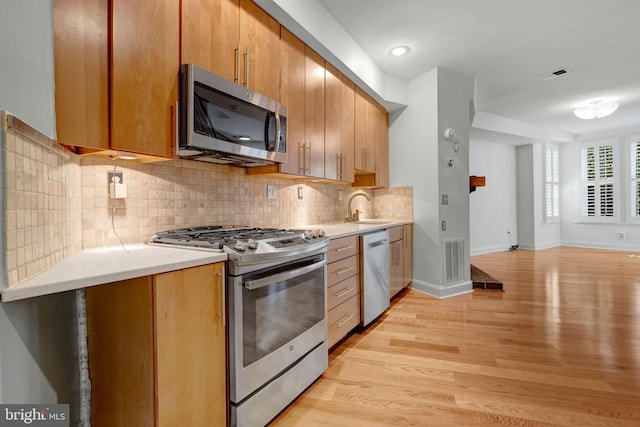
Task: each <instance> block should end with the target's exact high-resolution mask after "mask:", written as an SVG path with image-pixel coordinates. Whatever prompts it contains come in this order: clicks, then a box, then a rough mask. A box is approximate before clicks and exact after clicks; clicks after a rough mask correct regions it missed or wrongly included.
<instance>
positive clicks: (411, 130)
mask: <svg viewBox="0 0 640 427" xmlns="http://www.w3.org/2000/svg"><path fill="white" fill-rule="evenodd" d="M473 94H474V81H473V79H471V78H469V77H466V76H460V75H457V74H455V73H451V72H449V71H447V70H442V69H435V70H431V71H429V72H428V73H425V74H423V75H422V76H420V77H418V78H416V79H414V80H412V81H410V82H409V90H408V98H409V102H408V106H407V108H406V109H405V110H404V111H402V113H400V114H399V115H398V117H397V118H396V119H395V121H394V122H393V123H392V125H391V128H390V144H389V146H390V148H389V149H390V153H389V165H390V185H391V186H392V187H402V186H413V197H414V200H413V219H414V251H413V254H414V259H413V284H414V289H421V290H423V291H425V292H427V293H429V294H431V295H434V296H438V297H444V296H451V295H454V294H456V293H460V292H466V291H467V289H466V286H467V283H464V280H462V281H461V283H460V287H459V288H456V286H457V285H455V286H445V283H444V280H445V279H444V261H443V249H442V248H443V240H445V239H455V238H459V239H462V240H464V242H465V245H466V246H465V250H466V255H467V262H468V251H469V158H468V156H469V124H470V117H469V114H470V108H469V104H470V103H471V102H473ZM446 128H453V129H455V130H456V133H457V140H458V142H459V144H460V151H459V152H458V153H455V152H454V149H453V142H451V141H447V140H445V139H444V137H443V136H442V135H443V132H444V129H446ZM449 158H453V159H454V161H455V166H454V167H453V168H449V167H447V165H446V160H447V159H449ZM442 194H447V195H448V196H449V204H448V205H446V206H443V205H441V203H440V201H441V195H442ZM441 221H447V230H446V231H442V230H441V224H442V222H441ZM468 287H469V289H468V290H471V282H469V283H468Z"/></svg>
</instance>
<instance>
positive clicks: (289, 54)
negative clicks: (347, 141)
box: [279, 28, 306, 174]
mask: <svg viewBox="0 0 640 427" xmlns="http://www.w3.org/2000/svg"><path fill="white" fill-rule="evenodd" d="M305 55H306V54H305V45H304V43H303V42H302V41H301V40H299V39H298V38H297V37H296V36H294V35H293V34H291V33H290V32H289V31H287V30H286V29H285V28H282V30H281V34H280V98H279V99H280V103H282V104H283V105H285V106H286V107H287V141H288V142H287V163H284V164H282V165H280V171H281V172H284V173H290V174H304V163H303V160H304V153H303V145H304V142H305V138H304V120H305V114H304V107H305V102H304V95H305V67H306V56H305Z"/></svg>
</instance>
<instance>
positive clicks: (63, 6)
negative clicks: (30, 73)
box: [53, 0, 109, 149]
mask: <svg viewBox="0 0 640 427" xmlns="http://www.w3.org/2000/svg"><path fill="white" fill-rule="evenodd" d="M108 15H109V1H108V0H55V1H54V3H53V36H54V42H53V55H54V69H55V89H56V91H55V97H56V101H55V102H56V133H57V140H58V142H60V143H62V144H67V145H73V146H76V147H92V148H99V149H108V148H109V75H108V72H109V64H108V61H109V52H108V44H109V35H108V29H109V23H108Z"/></svg>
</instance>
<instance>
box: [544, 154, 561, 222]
mask: <svg viewBox="0 0 640 427" xmlns="http://www.w3.org/2000/svg"><path fill="white" fill-rule="evenodd" d="M544 220H545V222H558V221H559V220H560V172H559V169H558V147H556V146H552V145H549V146H547V147H546V148H545V156H544Z"/></svg>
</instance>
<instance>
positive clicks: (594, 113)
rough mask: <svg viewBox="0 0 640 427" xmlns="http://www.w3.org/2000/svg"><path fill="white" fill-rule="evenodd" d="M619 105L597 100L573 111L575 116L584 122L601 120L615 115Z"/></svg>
mask: <svg viewBox="0 0 640 427" xmlns="http://www.w3.org/2000/svg"><path fill="white" fill-rule="evenodd" d="M619 105H620V104H618V103H617V102H603V101H602V100H601V99H597V100H595V101H591V102H589V103H588V104H586V105H583V106H581V107H578V108H576V109H575V110H573V114H575V115H576V117H578V118H580V119H584V120H593V119H601V118H603V117H607V116H609V115H611V114H613V113H614V112H615V111H616V110H617V109H618V106H619Z"/></svg>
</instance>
